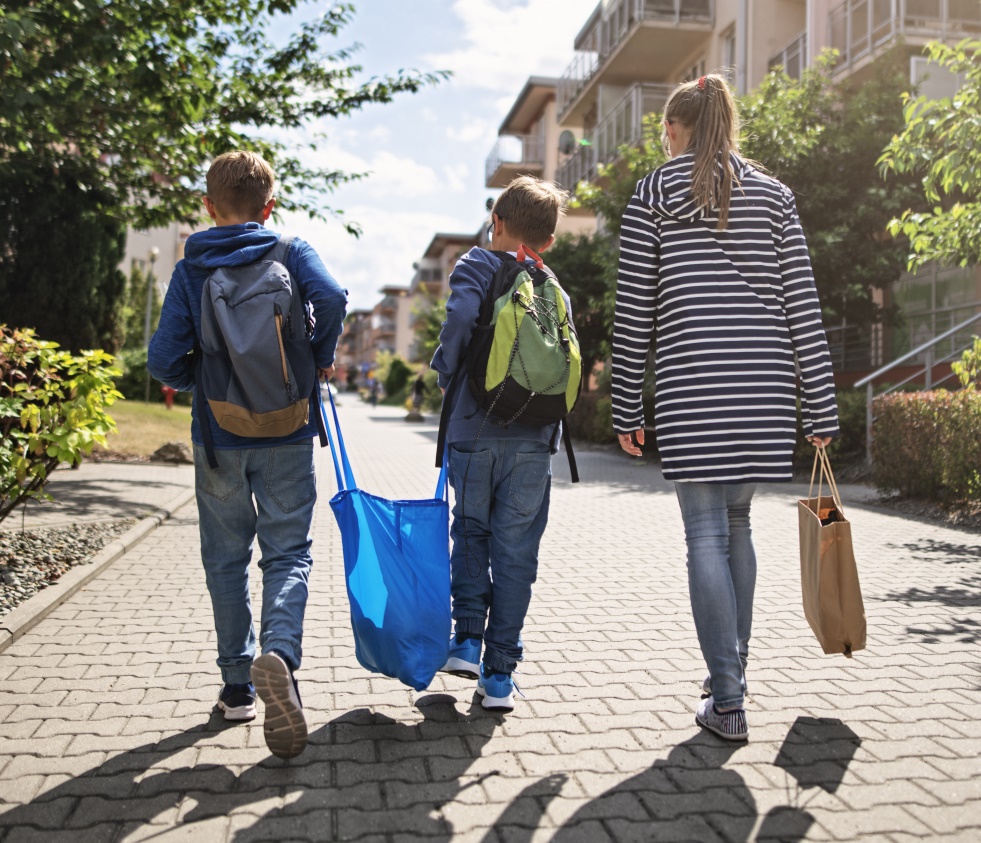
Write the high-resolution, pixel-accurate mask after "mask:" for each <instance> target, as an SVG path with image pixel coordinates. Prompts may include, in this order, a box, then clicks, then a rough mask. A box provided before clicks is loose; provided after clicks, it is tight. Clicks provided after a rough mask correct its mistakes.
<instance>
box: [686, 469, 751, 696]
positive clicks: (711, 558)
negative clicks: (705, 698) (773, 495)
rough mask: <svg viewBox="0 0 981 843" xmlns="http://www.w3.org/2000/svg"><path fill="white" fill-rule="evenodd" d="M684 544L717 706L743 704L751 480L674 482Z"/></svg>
mask: <svg viewBox="0 0 981 843" xmlns="http://www.w3.org/2000/svg"><path fill="white" fill-rule="evenodd" d="M674 488H675V491H676V492H677V494H678V503H679V504H681V517H682V520H683V521H684V523H685V541H686V542H687V544H688V592H689V596H690V598H691V610H692V615H693V616H694V618H695V631H696V632H697V634H698V644H699V646H700V647H701V649H702V656H703V657H704V658H705V663H706V664H707V665H708V670H709V673H710V674H711V676H712V697H713V698H714V700H715V704H716V705H717V706H718V707H719V708H720V709H724V708H742V705H743V682H744V676H745V672H746V661H747V659H748V657H749V637H750V634H751V632H752V627H753V594H754V592H755V591H756V551H755V550H754V549H753V535H752V531H751V530H750V525H749V507H750V503H751V502H752V500H753V492H755V491H756V484H755V483H733V484H722V483H683V482H678V483H675V486H674Z"/></svg>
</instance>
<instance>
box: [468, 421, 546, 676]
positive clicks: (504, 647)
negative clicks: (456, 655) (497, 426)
mask: <svg viewBox="0 0 981 843" xmlns="http://www.w3.org/2000/svg"><path fill="white" fill-rule="evenodd" d="M471 447H472V448H473V450H471ZM449 463H450V471H449V476H450V484H451V485H452V486H453V491H454V505H453V523H452V525H451V526H450V537H451V538H452V539H453V550H452V553H451V554H450V568H451V573H452V586H451V590H452V595H453V620H454V625H455V627H456V631H457V632H465V633H471V634H474V635H481V634H482V635H483V637H484V657H483V661H484V665H485V667H486V668H487V669H488V670H489V671H492V672H495V673H511V672H512V671H513V670H514V668H515V666H516V665H517V662H518V659H519V658H520V657H521V647H520V646H519V644H518V637H519V636H520V635H521V627H522V626H523V625H524V622H525V615H526V614H527V612H528V604H529V602H530V601H531V586H532V583H534V582H535V578H536V576H537V574H538V547H539V545H540V544H541V540H542V534H543V533H544V532H545V524H546V523H547V522H548V504H549V490H550V488H551V482H552V465H551V455H550V453H549V447H548V445H547V444H546V443H544V442H536V441H533V440H524V439H487V440H481V441H480V442H478V443H477V444H476V446H471V444H470V443H469V442H456V443H452V444H451V445H450V447H449ZM485 626H486V629H485Z"/></svg>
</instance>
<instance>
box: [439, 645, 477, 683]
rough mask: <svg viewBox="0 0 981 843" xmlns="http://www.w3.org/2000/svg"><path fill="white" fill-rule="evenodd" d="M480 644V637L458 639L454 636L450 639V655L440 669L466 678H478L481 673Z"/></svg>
mask: <svg viewBox="0 0 981 843" xmlns="http://www.w3.org/2000/svg"><path fill="white" fill-rule="evenodd" d="M480 645H481V640H480V639H479V638H464V639H463V640H462V641H457V640H456V638H455V637H454V638H453V639H452V640H451V641H450V657H449V658H448V659H447V660H446V664H444V665H443V666H442V667H441V668H440V670H441V671H442V672H443V673H452V674H453V675H454V676H462V677H463V678H464V679H477V678H478V675H479V673H480Z"/></svg>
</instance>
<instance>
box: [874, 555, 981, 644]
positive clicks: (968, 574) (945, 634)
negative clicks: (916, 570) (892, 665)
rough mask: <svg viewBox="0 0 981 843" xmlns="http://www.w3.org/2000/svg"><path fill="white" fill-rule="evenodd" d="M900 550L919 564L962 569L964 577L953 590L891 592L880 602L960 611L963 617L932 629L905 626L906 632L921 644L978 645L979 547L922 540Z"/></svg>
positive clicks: (980, 624) (980, 599) (980, 628)
mask: <svg viewBox="0 0 981 843" xmlns="http://www.w3.org/2000/svg"><path fill="white" fill-rule="evenodd" d="M903 549H904V550H905V551H906V552H908V553H911V554H912V555H913V559H915V560H916V561H918V562H927V563H931V562H932V563H936V562H940V563H942V564H944V565H958V566H961V567H962V570H963V571H964V576H962V577H960V578H959V580H958V584H957V586H955V587H950V586H947V585H937V586H934V587H933V588H909V589H906V590H905V591H893V592H890V593H888V594H886V595H885V596H884V597H883V598H882V599H883V600H889V601H896V602H899V603H903V604H905V605H907V606H908V605H911V604H913V603H938V604H940V605H941V606H944V607H947V608H950V609H954V610H958V609H962V610H963V611H964V612H965V614H964V616H963V617H952V618H951V619H950V623H949V624H946V625H941V626H934V627H932V628H921V627H907V629H906V633H907V634H908V635H911V636H917V637H918V638H919V640H920V641H921V642H922V643H924V644H938V643H940V642H942V641H950V640H956V641H957V643H960V644H978V643H981V621H979V620H978V617H977V616H978V610H979V609H981V545H967V544H953V543H951V542H938V541H935V540H934V539H922V540H920V541H917V542H911V543H908V544H905V545H903Z"/></svg>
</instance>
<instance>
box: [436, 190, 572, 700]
mask: <svg viewBox="0 0 981 843" xmlns="http://www.w3.org/2000/svg"><path fill="white" fill-rule="evenodd" d="M565 196H566V194H565V193H564V191H562V190H560V189H559V188H557V187H556V186H555V185H553V184H551V183H550V182H546V181H542V180H541V179H536V178H532V177H530V176H521V177H519V178H516V179H514V180H513V181H512V182H511V183H510V184H509V185H508V186H507V187H506V188H505V189H504V191H503V193H501V195H500V196H499V197H498V198H497V201H496V202H495V203H494V207H493V210H492V211H491V228H492V232H493V233H492V245H493V247H494V250H495V251H500V252H510V253H511V254H512V255H514V256H515V257H516V256H517V253H518V251H519V249H520V248H521V247H522V246H525V247H527V248H530V249H531V250H532V251H534V252H543V251H544V250H545V249H547V248H548V247H549V246H551V245H552V243H553V241H554V240H555V227H556V225H557V223H558V220H559V215H560V214H561V212H562V206H563V202H564V200H565ZM501 262H502V258H501V257H500V256H498V255H495V254H494V253H493V252H491V251H488V250H487V249H481V248H473V249H471V250H470V251H469V252H467V254H465V255H464V256H463V257H462V258H461V259H460V261H459V262H458V263H457V265H456V267H455V268H454V270H453V272H452V274H451V275H450V297H449V299H448V300H447V303H446V321H445V322H444V323H443V329H442V331H441V332H440V335H439V340H440V345H439V348H437V349H436V354H435V356H434V357H433V361H432V368H433V369H435V370H436V371H437V372H438V373H439V385H440V387H441V388H442V389H443V390H444V391H446V390H447V387H449V386H450V384H451V382H452V381H453V380H454V376H455V375H457V374H458V373H459V379H457V382H456V383H455V385H454V387H453V389H451V390H449V391H448V392H446V400H448V401H451V402H452V404H451V406H450V416H449V423H448V428H447V435H446V441H447V451H448V458H449V478H450V483H451V485H452V486H453V492H454V506H453V523H452V525H451V526H450V536H451V538H452V540H453V550H452V553H451V555H450V567H451V573H452V584H451V592H452V598H453V620H454V633H455V634H454V638H453V641H452V642H451V644H450V656H449V660H448V661H447V662H446V664H445V665H444V667H443V670H444V671H445V672H447V673H453V674H455V675H457V676H464V677H467V678H470V679H476V680H477V693H478V694H480V696H481V697H483V701H482V705H483V707H484V708H487V709H491V710H497V711H510V710H511V709H513V708H514V681H513V680H512V678H511V674H512V673H513V671H514V669H515V667H516V665H517V663H518V661H519V660H520V659H521V656H522V645H521V638H520V636H521V628H522V626H523V625H524V621H525V615H526V614H527V612H528V604H529V602H530V600H531V586H532V583H534V582H535V578H536V576H537V572H538V548H539V545H540V544H541V539H542V535H543V534H544V532H545V524H546V523H547V521H548V506H549V489H550V486H551V480H552V467H551V454H552V448H553V443H554V442H557V441H558V433H559V431H558V430H557V428H556V425H547V426H545V427H537V426H530V425H526V424H522V423H520V422H514V423H512V424H509V425H508V426H507V427H503V426H502V425H501V424H499V423H497V421H496V420H495V419H494V418H488V417H487V415H486V413H484V411H483V410H481V409H480V408H479V407H478V406H477V403H476V401H475V400H474V399H473V396H472V395H471V394H470V390H469V388H468V386H467V384H465V383H461V382H460V379H465V378H466V371H465V370H466V353H467V346H468V345H469V343H470V337H471V335H472V334H473V331H474V326H475V325H476V322H477V316H478V313H479V311H480V305H481V302H482V301H483V299H484V297H485V296H486V295H487V292H488V290H489V288H490V282H491V279H492V278H493V277H494V273H495V272H496V271H497V268H498V267H499V266H500V265H501ZM481 650H483V659H482V660H481Z"/></svg>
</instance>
